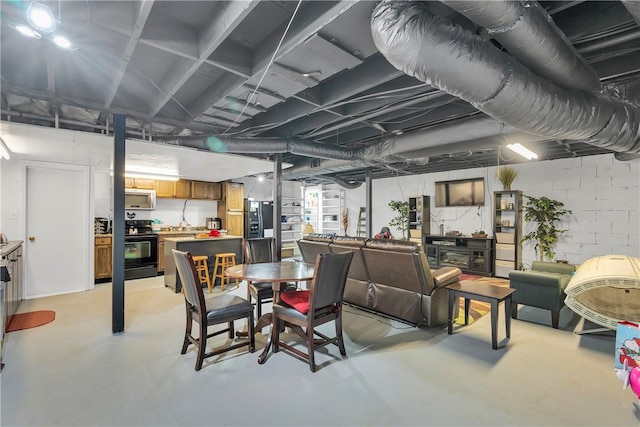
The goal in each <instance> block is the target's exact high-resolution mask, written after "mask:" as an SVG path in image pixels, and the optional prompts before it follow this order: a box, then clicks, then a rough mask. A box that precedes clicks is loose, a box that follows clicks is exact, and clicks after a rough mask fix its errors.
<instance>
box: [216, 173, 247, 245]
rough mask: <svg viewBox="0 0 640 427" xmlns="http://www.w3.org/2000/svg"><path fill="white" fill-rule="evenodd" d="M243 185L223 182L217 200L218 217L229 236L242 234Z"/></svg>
mask: <svg viewBox="0 0 640 427" xmlns="http://www.w3.org/2000/svg"><path fill="white" fill-rule="evenodd" d="M243 212H244V185H243V184H242V183H241V182H223V183H222V198H221V200H220V201H219V202H218V217H219V218H221V219H222V228H224V229H225V230H227V234H228V235H229V236H244V213H243Z"/></svg>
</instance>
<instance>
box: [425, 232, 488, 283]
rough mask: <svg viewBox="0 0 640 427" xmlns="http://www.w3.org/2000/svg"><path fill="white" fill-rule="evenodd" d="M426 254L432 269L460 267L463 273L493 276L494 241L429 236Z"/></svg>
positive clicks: (467, 237)
mask: <svg viewBox="0 0 640 427" xmlns="http://www.w3.org/2000/svg"><path fill="white" fill-rule="evenodd" d="M423 246H424V252H425V254H426V255H427V260H428V261H429V265H430V266H431V267H432V268H440V267H445V266H449V267H458V268H460V269H461V270H462V272H463V273H468V274H477V275H480V276H491V275H493V239H492V238H490V237H488V238H486V237H479V238H474V237H471V236H435V235H427V236H425V240H424V245H423Z"/></svg>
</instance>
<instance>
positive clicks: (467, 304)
mask: <svg viewBox="0 0 640 427" xmlns="http://www.w3.org/2000/svg"><path fill="white" fill-rule="evenodd" d="M470 308H471V300H470V299H469V298H465V299H464V324H465V326H466V325H468V324H469V309H470Z"/></svg>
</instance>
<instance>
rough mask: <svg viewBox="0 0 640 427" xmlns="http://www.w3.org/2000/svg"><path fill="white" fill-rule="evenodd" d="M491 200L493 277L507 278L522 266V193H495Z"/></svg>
mask: <svg viewBox="0 0 640 427" xmlns="http://www.w3.org/2000/svg"><path fill="white" fill-rule="evenodd" d="M493 200H494V203H495V204H494V209H493V234H494V235H495V236H496V257H495V275H496V277H505V278H508V277H509V272H510V271H512V270H518V269H519V268H520V265H521V264H522V244H521V243H520V240H521V239H522V191H495V192H494V193H493Z"/></svg>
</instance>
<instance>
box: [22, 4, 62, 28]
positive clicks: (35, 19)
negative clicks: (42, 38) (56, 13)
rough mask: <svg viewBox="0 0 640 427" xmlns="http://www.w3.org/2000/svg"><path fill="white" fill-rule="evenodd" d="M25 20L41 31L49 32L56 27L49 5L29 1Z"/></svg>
mask: <svg viewBox="0 0 640 427" xmlns="http://www.w3.org/2000/svg"><path fill="white" fill-rule="evenodd" d="M27 21H29V24H30V25H31V26H32V27H33V28H35V29H36V30H39V31H41V32H43V33H51V32H53V31H54V30H55V29H56V20H55V18H54V17H53V13H51V9H49V6H47V5H44V4H41V3H36V2H31V4H29V8H28V9H27Z"/></svg>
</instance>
